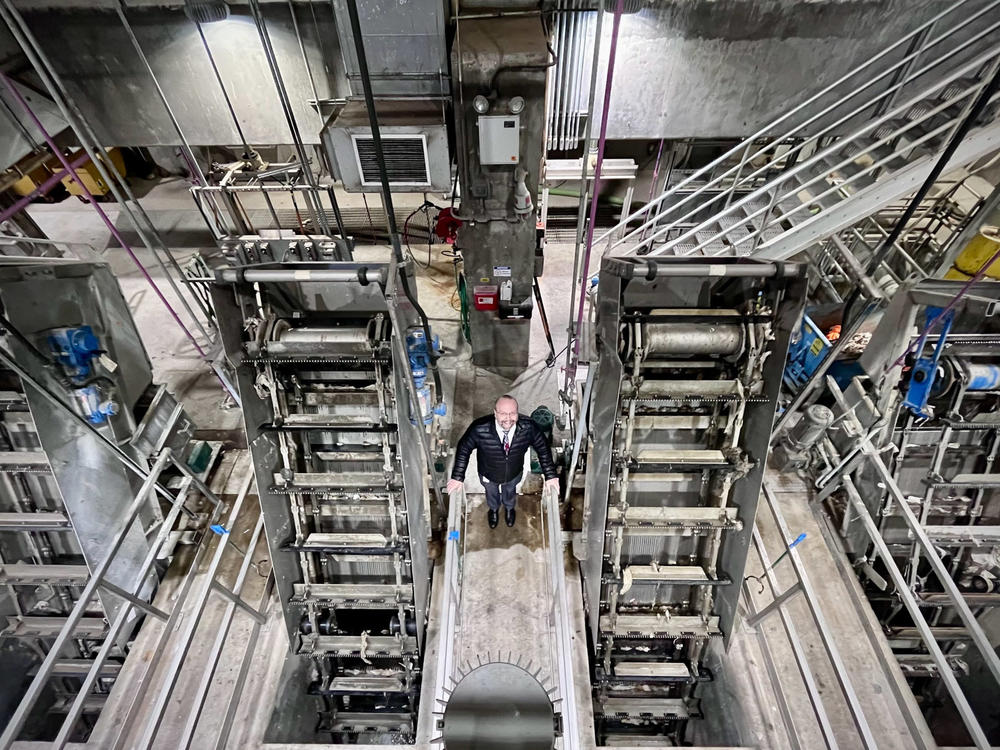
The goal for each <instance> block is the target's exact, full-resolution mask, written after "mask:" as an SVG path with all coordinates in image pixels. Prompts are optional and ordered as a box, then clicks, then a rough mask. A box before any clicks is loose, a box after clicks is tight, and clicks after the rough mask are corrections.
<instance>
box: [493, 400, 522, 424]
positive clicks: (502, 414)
mask: <svg viewBox="0 0 1000 750" xmlns="http://www.w3.org/2000/svg"><path fill="white" fill-rule="evenodd" d="M493 416H494V417H496V420H497V423H498V424H499V425H500V427H501V428H503V429H504V430H509V429H510V428H511V427H513V426H514V424H515V423H516V422H517V399H515V398H514V397H513V396H508V395H503V396H501V397H500V398H498V399H497V402H496V404H494V405H493Z"/></svg>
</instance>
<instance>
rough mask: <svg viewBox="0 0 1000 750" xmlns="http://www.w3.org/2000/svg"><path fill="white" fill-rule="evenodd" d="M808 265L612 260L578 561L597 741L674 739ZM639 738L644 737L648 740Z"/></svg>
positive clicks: (760, 458) (721, 626)
mask: <svg viewBox="0 0 1000 750" xmlns="http://www.w3.org/2000/svg"><path fill="white" fill-rule="evenodd" d="M804 288H805V267H804V266H801V265H797V264H789V263H764V262H751V261H747V260H738V259H719V260H716V259H713V260H712V262H711V263H706V262H705V261H704V260H688V259H679V258H658V259H655V260H646V259H641V258H640V259H636V258H606V259H605V260H604V262H603V265H602V268H601V272H600V277H599V283H598V287H597V298H596V304H595V306H596V320H595V321H594V331H595V337H594V339H595V346H596V353H597V365H596V368H597V369H596V373H595V375H594V382H593V396H592V400H591V416H590V420H591V426H590V435H591V444H590V447H589V451H588V453H589V456H588V457H587V481H586V491H585V510H584V519H583V532H582V535H581V539H580V541H581V542H582V544H581V545H580V546H578V548H577V550H576V551H577V556H578V557H579V558H581V560H582V571H583V579H584V581H583V585H584V597H585V606H586V614H587V624H588V627H589V631H590V634H591V637H592V639H593V649H592V652H591V653H592V660H593V663H592V674H593V677H594V685H593V688H594V693H593V694H594V713H595V721H596V730H597V739H598V744H608V745H614V744H629V745H634V744H636V743H637V742H641V741H642V738H643V737H657V738H661V739H660V740H659V741H663V738H670V739H671V740H673V741H677V742H681V741H683V735H684V730H685V726H686V722H687V720H688V719H689V718H696V717H697V716H698V705H699V700H698V697H697V686H698V683H699V682H700V681H703V680H707V679H711V674H709V673H708V671H707V670H706V669H705V668H704V667H703V666H702V656H703V654H704V652H705V649H706V647H707V645H708V641H709V639H712V638H717V637H720V636H721V637H728V635H729V634H730V631H731V629H732V627H733V621H734V618H735V615H736V607H737V602H738V600H739V595H740V584H741V581H742V578H743V570H744V566H745V563H746V557H747V550H748V545H749V542H750V536H751V531H752V528H753V524H754V516H755V513H756V508H757V501H758V496H759V493H760V488H761V481H762V476H763V472H764V466H765V462H766V459H767V455H768V440H769V437H770V433H771V426H772V421H773V418H774V414H775V405H776V399H777V395H778V387H779V385H780V382H781V372H782V367H783V363H784V359H785V354H786V351H787V347H788V340H789V335H790V333H791V331H792V330H793V328H794V326H795V325H796V323H797V320H798V316H799V314H800V311H801V306H802V300H803V292H804ZM647 741H648V740H647Z"/></svg>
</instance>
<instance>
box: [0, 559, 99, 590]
mask: <svg viewBox="0 0 1000 750" xmlns="http://www.w3.org/2000/svg"><path fill="white" fill-rule="evenodd" d="M89 577H90V570H89V569H88V568H87V566H86V565H33V564H31V563H14V564H8V565H4V566H3V567H0V585H5V586H43V585H46V584H56V585H62V586H83V585H84V584H86V583H87V579H88V578H89Z"/></svg>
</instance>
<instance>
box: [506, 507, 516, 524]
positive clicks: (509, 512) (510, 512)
mask: <svg viewBox="0 0 1000 750" xmlns="http://www.w3.org/2000/svg"><path fill="white" fill-rule="evenodd" d="M515 518H517V512H516V511H515V510H514V509H513V508H504V519H503V520H504V521H506V522H507V525H508V526H513V525H514V519H515Z"/></svg>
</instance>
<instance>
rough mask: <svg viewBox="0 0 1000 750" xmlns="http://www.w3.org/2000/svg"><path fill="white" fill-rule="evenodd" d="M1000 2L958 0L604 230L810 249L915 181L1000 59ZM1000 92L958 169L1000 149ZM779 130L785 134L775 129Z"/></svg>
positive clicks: (673, 241) (644, 240) (694, 245)
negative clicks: (999, 116) (999, 42)
mask: <svg viewBox="0 0 1000 750" xmlns="http://www.w3.org/2000/svg"><path fill="white" fill-rule="evenodd" d="M998 41H1000V2H986V3H974V2H969V1H968V0H959V2H955V3H952V4H951V5H949V6H948V7H947V8H946V9H945V10H943V11H942V12H940V13H939V14H937V15H936V16H935V17H934V18H932V19H930V20H929V21H927V22H926V23H924V24H922V25H921V26H920V27H918V28H917V29H916V30H914V31H913V32H912V33H911V34H909V35H907V36H906V37H903V38H902V39H900V40H899V41H898V42H896V43H895V44H893V45H892V46H890V47H888V48H887V49H885V50H883V51H882V52H880V53H879V54H877V55H874V56H873V57H872V58H870V59H869V60H867V61H865V62H864V63H863V64H862V65H860V66H859V67H857V68H855V69H853V70H852V71H850V72H849V73H848V74H846V75H844V76H842V77H840V78H839V79H837V80H836V81H834V82H833V83H832V84H830V85H829V86H827V87H825V88H824V89H822V90H821V91H819V92H818V93H816V94H813V95H812V96H810V97H808V98H806V99H805V100H803V101H802V102H801V103H800V104H798V105H797V106H796V107H794V108H793V109H791V110H790V111H789V112H787V113H785V114H784V115H782V116H781V117H779V118H777V119H776V120H774V121H773V122H771V123H770V124H768V125H767V126H765V127H764V128H762V129H761V130H760V131H759V132H758V133H756V134H754V135H752V136H750V137H748V138H746V139H745V140H744V141H743V142H742V143H740V144H739V145H738V146H736V147H735V148H733V149H731V150H730V151H728V152H727V153H725V154H723V155H722V156H720V157H718V158H717V159H715V160H714V161H713V162H711V163H710V164H708V165H706V166H704V167H702V168H700V169H698V170H697V171H695V172H693V173H691V174H690V175H688V176H687V177H685V178H684V179H683V180H681V181H679V182H677V183H676V184H675V185H672V186H669V187H668V188H667V189H666V190H665V192H663V193H662V194H660V195H659V196H658V197H657V198H655V199H654V200H653V201H651V202H650V203H648V204H647V205H645V206H643V207H642V208H640V209H638V210H637V211H635V212H633V213H632V214H630V215H629V216H627V217H626V218H625V219H623V220H622V221H621V222H620V223H619V224H618V225H617V226H615V227H612V228H611V229H609V230H608V231H606V232H604V233H603V234H601V235H599V236H598V237H597V238H596V239H595V243H602V242H605V243H606V250H605V252H606V253H608V254H611V253H613V254H615V255H629V254H638V255H700V256H721V255H737V256H746V255H753V256H755V257H759V258H761V259H771V260H781V259H785V258H789V257H791V256H794V255H795V254H797V253H800V252H802V251H804V250H807V249H809V248H810V247H812V246H813V245H814V244H815V243H817V242H819V241H821V240H823V239H824V238H826V237H829V236H831V235H832V234H834V233H836V232H838V231H841V230H843V229H844V228H846V227H850V226H852V225H854V224H856V223H857V222H859V221H862V220H864V219H865V218H866V217H868V216H870V215H871V214H872V213H874V212H875V211H877V210H878V209H879V208H881V207H883V206H885V205H887V204H888V203H890V202H892V201H893V200H897V199H899V198H901V197H903V196H905V195H907V194H908V193H911V192H913V191H914V190H915V189H916V188H917V187H918V186H919V185H920V184H921V183H922V182H923V181H924V179H926V177H927V175H928V174H929V173H930V172H931V169H932V167H933V165H934V162H935V159H936V154H937V153H938V152H939V151H940V150H941V149H943V148H944V146H945V144H946V143H948V141H949V139H950V137H951V134H952V133H953V132H954V130H955V128H956V127H957V126H958V124H959V123H961V122H962V120H963V119H964V117H965V115H966V113H967V112H968V111H969V109H970V108H971V106H972V104H973V103H974V102H975V101H976V99H977V97H978V96H979V95H980V93H981V92H982V90H983V89H984V88H985V86H986V85H987V84H988V82H989V80H990V79H991V78H992V76H993V74H994V73H995V71H996V70H997V68H998V66H1000V45H998ZM998 108H1000V96H997V97H994V98H993V99H992V100H991V102H990V104H989V105H988V106H987V108H986V109H985V110H984V112H983V113H982V115H981V116H980V117H979V118H978V121H977V122H976V124H975V126H974V127H973V129H972V130H971V132H970V133H969V135H968V136H967V137H966V138H965V139H964V141H963V142H962V144H961V145H960V146H959V148H958V150H957V151H956V152H955V154H954V156H953V158H952V159H951V161H950V162H949V168H955V167H959V166H962V165H964V164H968V163H969V162H971V161H973V160H975V159H977V158H979V157H981V156H984V155H986V154H988V153H990V152H991V151H994V150H996V149H997V148H1000V119H998V117H997V114H998ZM775 134H780V135H775Z"/></svg>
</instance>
